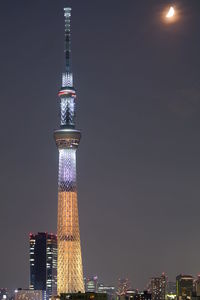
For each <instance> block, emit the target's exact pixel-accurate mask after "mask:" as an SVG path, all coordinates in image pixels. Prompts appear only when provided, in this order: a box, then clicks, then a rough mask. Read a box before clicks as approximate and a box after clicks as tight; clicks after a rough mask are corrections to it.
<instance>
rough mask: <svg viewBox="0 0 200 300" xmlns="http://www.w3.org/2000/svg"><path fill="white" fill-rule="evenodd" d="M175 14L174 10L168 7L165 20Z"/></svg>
mask: <svg viewBox="0 0 200 300" xmlns="http://www.w3.org/2000/svg"><path fill="white" fill-rule="evenodd" d="M174 14H175V10H174V8H173V6H171V7H170V9H169V11H168V13H167V14H166V18H172V17H173V16H174Z"/></svg>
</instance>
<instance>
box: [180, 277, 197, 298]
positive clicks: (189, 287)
mask: <svg viewBox="0 0 200 300" xmlns="http://www.w3.org/2000/svg"><path fill="white" fill-rule="evenodd" d="M193 292H194V278H193V277H192V276H190V275H182V274H180V275H178V276H177V277H176V295H177V299H178V300H186V299H188V300H189V299H192V296H193Z"/></svg>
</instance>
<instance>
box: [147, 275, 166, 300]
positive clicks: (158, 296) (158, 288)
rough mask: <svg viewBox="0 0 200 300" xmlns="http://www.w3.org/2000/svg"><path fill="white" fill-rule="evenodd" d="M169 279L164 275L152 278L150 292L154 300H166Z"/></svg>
mask: <svg viewBox="0 0 200 300" xmlns="http://www.w3.org/2000/svg"><path fill="white" fill-rule="evenodd" d="M166 287H167V278H166V276H165V274H164V273H163V274H162V275H161V276H160V277H152V278H151V281H150V292H151V297H152V300H165V294H166Z"/></svg>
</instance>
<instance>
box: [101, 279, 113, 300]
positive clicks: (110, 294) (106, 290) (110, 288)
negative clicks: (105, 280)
mask: <svg viewBox="0 0 200 300" xmlns="http://www.w3.org/2000/svg"><path fill="white" fill-rule="evenodd" d="M98 293H103V294H106V295H107V299H109V300H111V299H112V300H113V299H115V287H114V286H109V285H105V284H102V283H100V284H99V285H98Z"/></svg>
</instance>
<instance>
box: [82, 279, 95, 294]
mask: <svg viewBox="0 0 200 300" xmlns="http://www.w3.org/2000/svg"><path fill="white" fill-rule="evenodd" d="M85 291H86V292H92V293H97V292H98V277H97V276H94V277H91V278H85Z"/></svg>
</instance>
